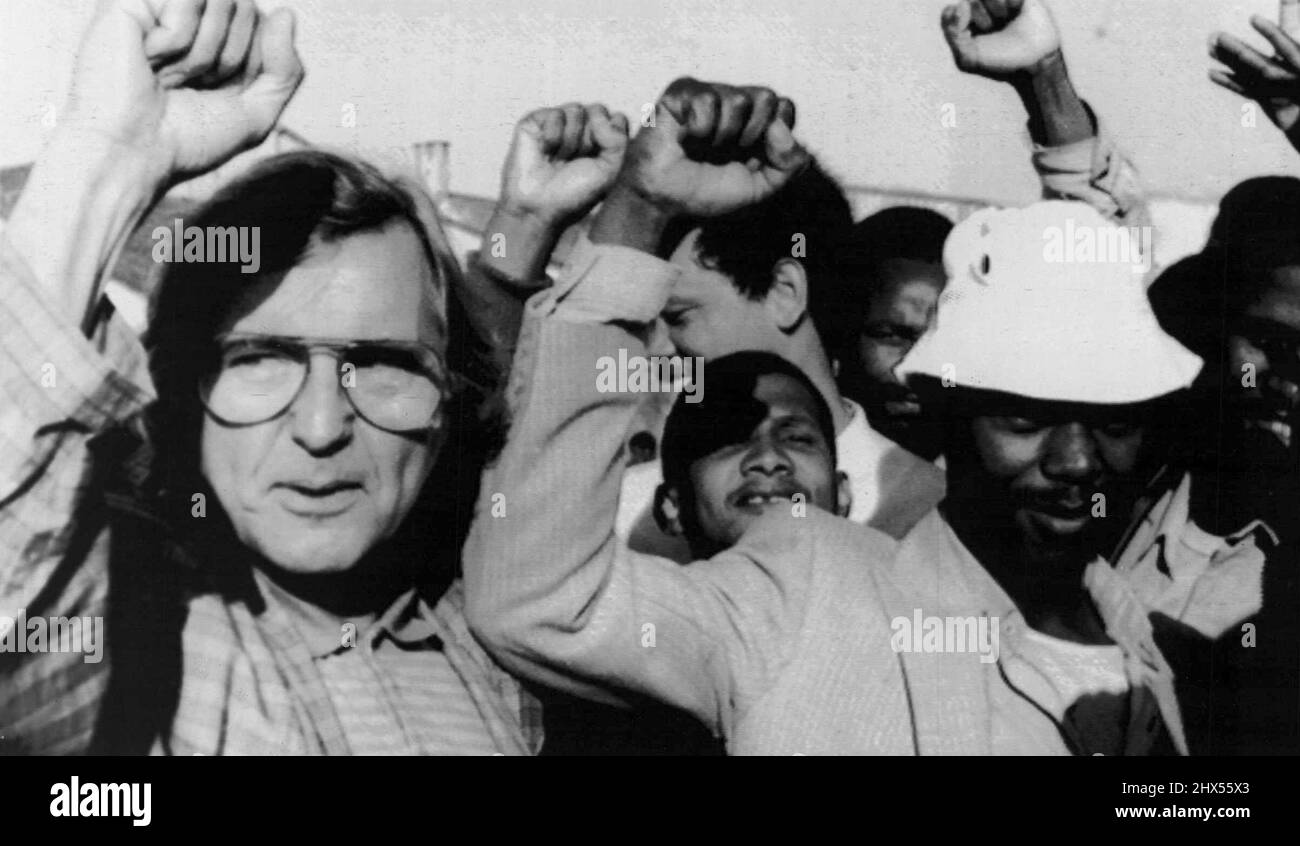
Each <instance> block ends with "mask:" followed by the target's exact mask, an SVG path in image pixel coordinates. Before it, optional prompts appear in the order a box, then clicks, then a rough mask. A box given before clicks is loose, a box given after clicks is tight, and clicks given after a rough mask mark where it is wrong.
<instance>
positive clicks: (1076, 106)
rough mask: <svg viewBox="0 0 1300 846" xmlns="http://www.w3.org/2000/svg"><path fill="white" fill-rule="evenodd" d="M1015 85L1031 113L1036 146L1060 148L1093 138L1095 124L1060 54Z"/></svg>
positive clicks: (1032, 133) (1049, 59)
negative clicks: (1093, 124) (1075, 88)
mask: <svg viewBox="0 0 1300 846" xmlns="http://www.w3.org/2000/svg"><path fill="white" fill-rule="evenodd" d="M1014 85H1015V89H1016V93H1018V94H1019V95H1020V100H1021V102H1023V103H1024V105H1025V111H1027V112H1028V113H1029V132H1030V135H1031V136H1033V139H1034V141H1035V143H1037V144H1041V145H1043V146H1045V147H1060V146H1063V145H1066V144H1073V143H1075V142H1076V141H1083V140H1085V139H1087V138H1091V137H1092V136H1093V132H1094V130H1093V126H1092V120H1091V119H1090V118H1089V117H1088V110H1087V108H1085V107H1084V105H1083V100H1082V99H1080V97H1079V94H1078V92H1077V91H1075V90H1074V83H1073V82H1071V81H1070V73H1069V70H1068V69H1067V68H1066V65H1065V57H1064V56H1063V55H1062V54H1061V53H1060V52H1059V51H1058V52H1056V53H1053V54H1052V55H1051V56H1049V57H1048V58H1047V59H1044V60H1043V61H1042V62H1041V63H1039V65H1038V66H1037V67H1035V68H1034V69H1033V70H1031V71H1027V72H1026V73H1025V74H1024V75H1022V76H1020V77H1019V78H1018V79H1016V80H1015V81H1014Z"/></svg>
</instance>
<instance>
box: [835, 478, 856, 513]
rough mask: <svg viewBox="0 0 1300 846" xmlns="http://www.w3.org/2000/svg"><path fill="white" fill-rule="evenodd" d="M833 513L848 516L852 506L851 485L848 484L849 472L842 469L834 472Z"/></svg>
mask: <svg viewBox="0 0 1300 846" xmlns="http://www.w3.org/2000/svg"><path fill="white" fill-rule="evenodd" d="M835 485H836V491H835V514H836V515H837V516H839V517H848V516H849V511H850V510H852V508H853V486H852V485H850V484H849V474H848V473H845V472H844V471H843V470H838V471H836V473H835Z"/></svg>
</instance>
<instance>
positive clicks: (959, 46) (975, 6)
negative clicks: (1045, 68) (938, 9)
mask: <svg viewBox="0 0 1300 846" xmlns="http://www.w3.org/2000/svg"><path fill="white" fill-rule="evenodd" d="M943 34H944V37H945V38H947V40H948V47H949V48H951V49H952V56H953V59H954V60H955V61H956V62H957V67H958V68H960V69H961V70H963V71H965V72H966V73H973V74H978V75H980V76H987V77H989V78H991V79H998V80H1005V79H1008V78H1009V77H1011V76H1014V75H1016V74H1018V73H1022V72H1028V73H1033V72H1034V71H1035V70H1036V69H1037V68H1039V67H1041V66H1042V65H1043V64H1044V63H1046V62H1048V61H1050V60H1051V59H1052V58H1053V57H1055V56H1056V55H1057V54H1059V53H1060V51H1061V34H1060V32H1059V31H1058V30H1057V28H1056V23H1055V22H1054V21H1053V20H1052V15H1051V13H1050V12H1048V10H1047V7H1046V6H1045V5H1043V0H961V2H959V3H955V4H953V5H951V6H948V7H947V8H945V9H944V10H943Z"/></svg>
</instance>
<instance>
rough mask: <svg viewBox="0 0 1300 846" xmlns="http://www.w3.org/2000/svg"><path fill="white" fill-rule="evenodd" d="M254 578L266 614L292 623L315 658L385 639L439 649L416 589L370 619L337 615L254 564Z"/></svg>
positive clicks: (401, 644)
mask: <svg viewBox="0 0 1300 846" xmlns="http://www.w3.org/2000/svg"><path fill="white" fill-rule="evenodd" d="M254 578H255V579H256V581H257V584H258V587H259V588H260V589H261V591H262V595H263V597H265V599H266V604H267V608H268V612H270V613H275V614H277V615H278V616H279V617H280V618H281V619H282V620H284V621H286V622H287V623H288V624H289V625H290V626H292V628H293V629H294V631H296V632H297V633H298V635H299V637H301V638H302V640H303V643H304V644H305V645H306V646H307V651H308V652H309V653H310V654H311V656H312V657H313V658H325V657H328V656H330V655H334V654H337V653H340V652H342V651H344V650H346V649H349V648H354V647H362V648H367V649H371V650H374V649H378V648H380V646H382V645H383V643H384V642H385V641H388V640H391V641H392V642H393V643H394V644H395V645H396V646H398V647H399V648H402V649H438V648H441V640H440V639H439V633H440V627H439V626H438V623H437V621H436V619H435V618H434V616H433V611H432V609H431V608H430V607H429V605H428V603H426V602H425V601H424V599H423V597H422V596H421V595H420V592H419V590H418V589H416V588H411V589H409V590H407V591H406V592H405V593H403V594H402V595H401V596H399V597H397V599H395V600H393V602H392V603H391V604H390V605H389V606H388V608H387V609H385V610H384V612H383V613H381V614H379V615H378V616H377V617H375V618H373V619H366V618H353V619H341V618H339V617H337V616H335V615H333V614H330V613H329V612H327V611H324V610H323V609H321V608H318V607H316V606H315V605H312V604H311V603H309V602H305V601H303V600H301V599H299V598H298V597H296V596H294V595H293V594H291V593H289V592H288V591H286V590H285V589H284V588H282V587H280V586H279V585H278V584H276V583H275V580H273V579H271V578H270V577H269V576H267V575H266V574H265V573H263V572H262V571H261V570H260V569H257V568H254ZM349 625H351V626H353V627H354V629H353V630H352V631H349V630H348V629H347V628H346V627H347V626H349Z"/></svg>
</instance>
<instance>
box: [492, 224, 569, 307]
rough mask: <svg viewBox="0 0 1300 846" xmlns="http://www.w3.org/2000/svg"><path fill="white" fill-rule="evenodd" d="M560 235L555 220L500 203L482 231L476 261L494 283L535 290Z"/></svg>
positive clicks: (561, 226)
mask: <svg viewBox="0 0 1300 846" xmlns="http://www.w3.org/2000/svg"><path fill="white" fill-rule="evenodd" d="M563 231H564V227H563V224H562V222H560V221H558V220H554V219H551V218H550V217H547V216H543V215H539V214H537V213H535V212H532V211H527V210H524V209H520V208H518V207H515V206H511V205H510V204H507V203H501V204H499V205H498V206H497V207H496V208H495V209H494V210H493V212H492V217H491V218H490V219H489V220H488V223H487V226H486V227H485V228H484V229H483V245H482V246H481V247H480V248H479V257H478V261H479V263H480V264H481V265H483V266H484V267H485V268H488V269H489V270H491V272H492V274H493V275H494V276H496V277H497V278H498V279H504V280H508V281H509V282H510V283H511V284H512V285H515V286H518V287H530V288H531V287H536V286H537V281H538V280H539V279H541V278H542V277H543V276H544V275H545V273H546V264H547V262H548V261H550V258H551V253H552V251H554V249H555V245H556V243H557V242H558V241H559V239H560V235H561V234H562V233H563Z"/></svg>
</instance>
